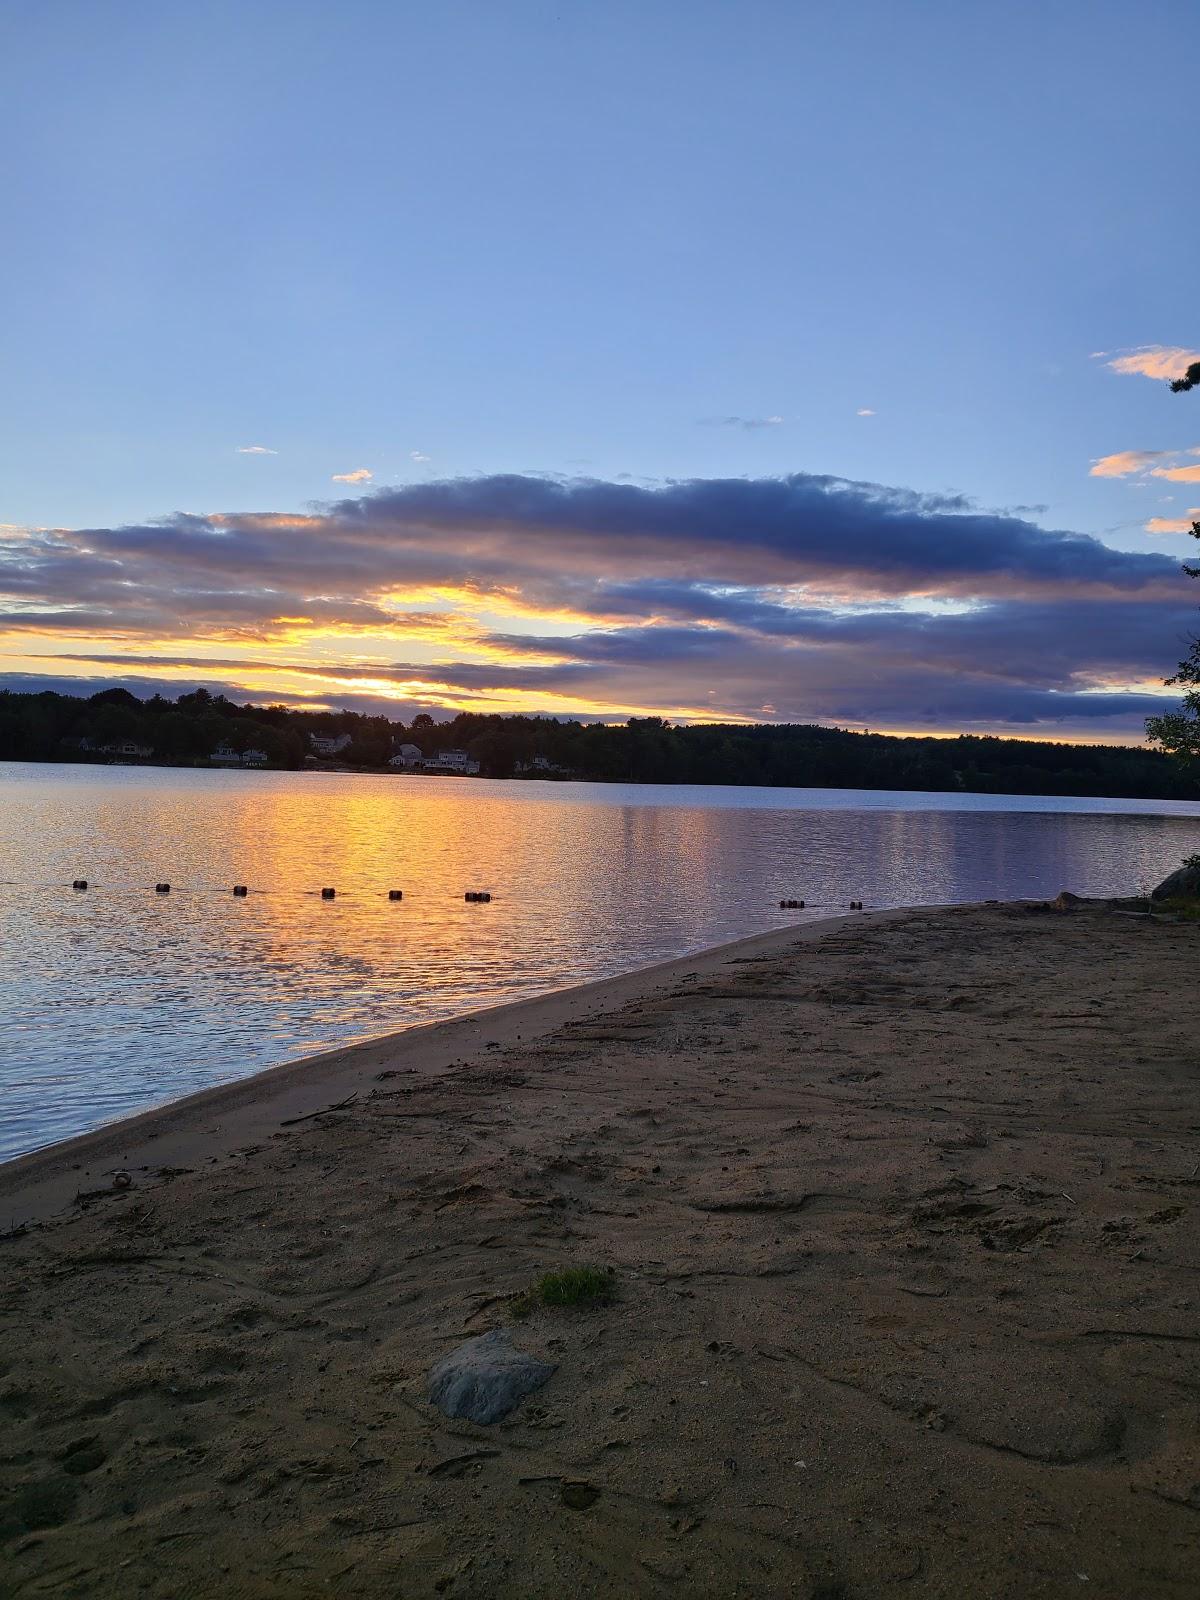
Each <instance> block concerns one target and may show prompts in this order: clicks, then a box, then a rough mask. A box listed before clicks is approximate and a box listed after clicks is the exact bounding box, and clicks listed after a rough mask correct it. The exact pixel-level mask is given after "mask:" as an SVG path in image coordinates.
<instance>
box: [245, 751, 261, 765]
mask: <svg viewBox="0 0 1200 1600" xmlns="http://www.w3.org/2000/svg"><path fill="white" fill-rule="evenodd" d="M266 764H267V752H266V751H265V750H243V751H242V765H243V766H244V767H265V766H266Z"/></svg>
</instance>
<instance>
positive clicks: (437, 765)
mask: <svg viewBox="0 0 1200 1600" xmlns="http://www.w3.org/2000/svg"><path fill="white" fill-rule="evenodd" d="M425 771H426V772H433V773H442V774H453V775H454V776H456V777H467V778H473V777H475V775H476V774H477V773H478V771H479V763H478V761H476V760H475V759H474V758H473V757H472V756H469V755H468V754H467V752H466V751H465V750H443V751H442V752H441V754H440V755H437V756H434V757H433V758H432V760H429V761H426V763H425Z"/></svg>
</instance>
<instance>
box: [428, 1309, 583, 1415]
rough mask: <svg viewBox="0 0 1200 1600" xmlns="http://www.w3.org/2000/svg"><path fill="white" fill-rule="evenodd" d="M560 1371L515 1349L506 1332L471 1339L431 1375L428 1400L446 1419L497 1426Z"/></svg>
mask: <svg viewBox="0 0 1200 1600" xmlns="http://www.w3.org/2000/svg"><path fill="white" fill-rule="evenodd" d="M555 1371H557V1368H556V1367H554V1366H552V1365H551V1364H550V1363H549V1362H548V1361H539V1360H538V1359H537V1357H536V1356H527V1355H526V1354H525V1353H524V1351H523V1350H517V1349H514V1347H513V1343H512V1340H511V1339H510V1338H509V1336H508V1334H507V1332H506V1331H505V1330H504V1329H503V1328H493V1329H492V1331H491V1333H484V1334H481V1335H480V1336H479V1338H477V1339H468V1340H467V1342H466V1344H460V1345H459V1346H458V1348H457V1349H455V1350H451V1352H450V1354H449V1355H447V1356H443V1357H442V1359H441V1360H440V1361H439V1362H438V1363H437V1365H436V1366H435V1367H434V1369H433V1371H432V1372H431V1373H430V1374H429V1398H430V1400H431V1401H432V1402H433V1404H434V1405H435V1406H437V1407H438V1409H439V1410H441V1411H444V1412H445V1414H446V1416H448V1417H465V1418H466V1419H467V1421H468V1422H498V1421H499V1420H500V1418H501V1417H504V1416H507V1415H508V1413H509V1412H510V1411H512V1410H513V1409H514V1407H516V1406H518V1405H520V1403H521V1401H522V1400H524V1398H525V1396H526V1395H527V1394H532V1393H533V1391H534V1390H535V1389H540V1388H541V1387H542V1385H543V1384H544V1383H545V1381H546V1379H547V1378H549V1377H551V1376H552V1375H553V1373H554V1372H555Z"/></svg>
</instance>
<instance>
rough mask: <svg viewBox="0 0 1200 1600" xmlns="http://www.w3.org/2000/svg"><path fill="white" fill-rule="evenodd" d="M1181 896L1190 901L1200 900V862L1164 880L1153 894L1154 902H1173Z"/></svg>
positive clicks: (1180, 869) (1181, 868) (1182, 868)
mask: <svg viewBox="0 0 1200 1600" xmlns="http://www.w3.org/2000/svg"><path fill="white" fill-rule="evenodd" d="M1176 895H1180V896H1182V897H1184V898H1186V899H1188V900H1200V862H1196V863H1194V864H1192V865H1189V866H1186V867H1180V868H1179V870H1178V872H1173V873H1172V874H1171V876H1170V877H1169V878H1164V879H1163V881H1162V882H1161V883H1160V884H1159V886H1158V888H1157V889H1155V890H1154V891H1153V893H1152V894H1151V899H1152V900H1173V899H1174V898H1175V897H1176Z"/></svg>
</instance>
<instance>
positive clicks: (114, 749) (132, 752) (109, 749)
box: [80, 739, 154, 761]
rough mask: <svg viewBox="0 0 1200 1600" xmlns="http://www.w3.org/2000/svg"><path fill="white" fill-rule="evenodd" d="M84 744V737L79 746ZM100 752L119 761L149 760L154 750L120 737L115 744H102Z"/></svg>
mask: <svg viewBox="0 0 1200 1600" xmlns="http://www.w3.org/2000/svg"><path fill="white" fill-rule="evenodd" d="M86 744H87V740H86V739H84V740H81V741H80V746H81V748H82V747H83V746H85V745H86ZM100 753H101V755H105V756H115V757H116V758H117V759H118V760H120V761H149V759H150V757H151V756H152V755H153V754H154V751H153V750H152V749H151V748H150V746H149V745H148V744H135V743H134V742H133V740H132V739H122V740H120V741H119V742H118V743H116V744H102V745H101V746H100Z"/></svg>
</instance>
